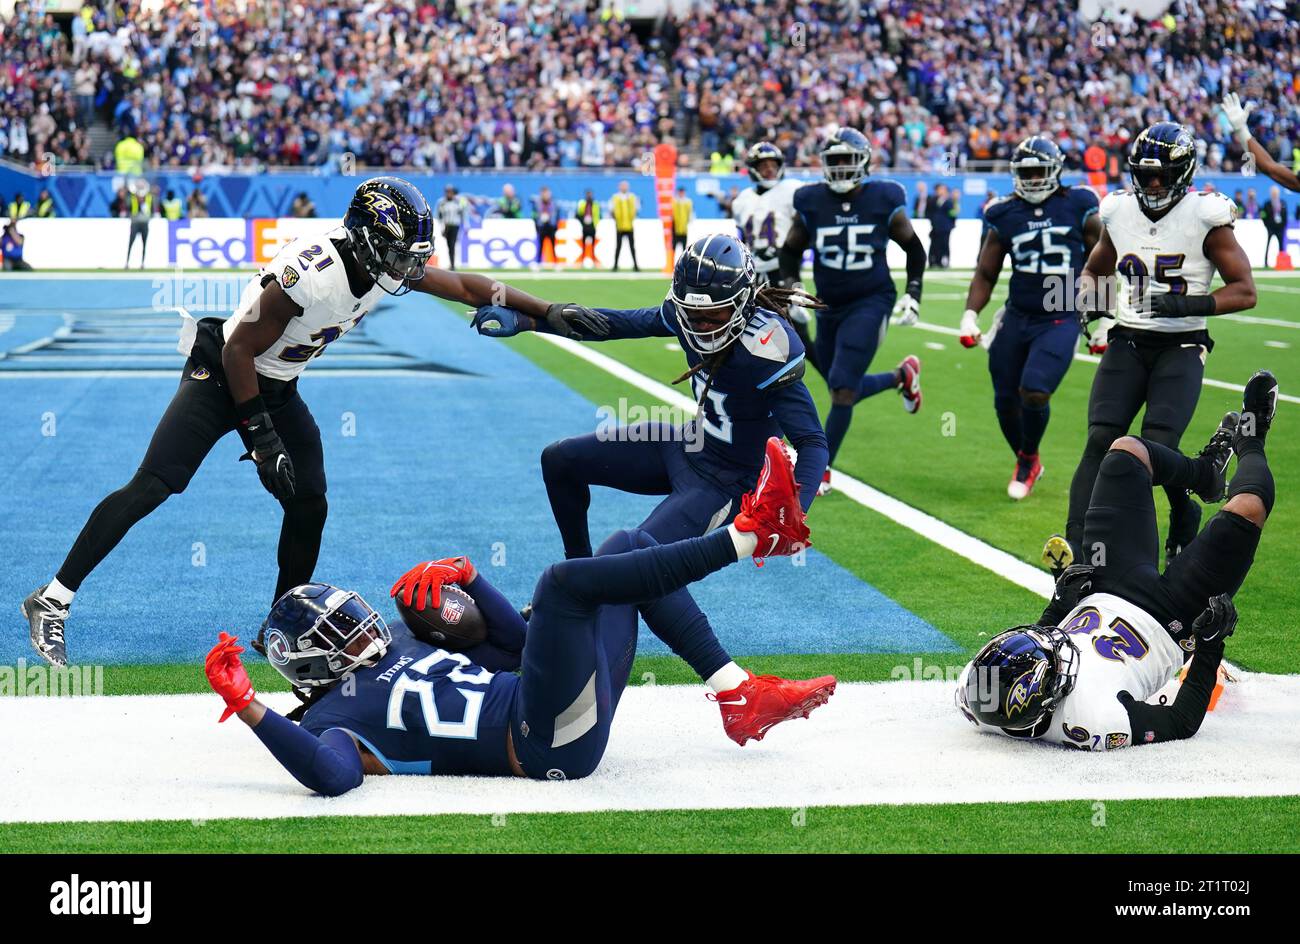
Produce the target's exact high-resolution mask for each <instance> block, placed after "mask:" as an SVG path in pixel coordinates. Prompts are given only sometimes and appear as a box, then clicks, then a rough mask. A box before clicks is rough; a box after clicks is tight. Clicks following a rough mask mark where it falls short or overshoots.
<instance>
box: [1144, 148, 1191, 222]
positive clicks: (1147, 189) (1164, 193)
mask: <svg viewBox="0 0 1300 944" xmlns="http://www.w3.org/2000/svg"><path fill="white" fill-rule="evenodd" d="M1129 179H1130V180H1131V181H1132V183H1133V193H1134V194H1135V195H1136V196H1137V199H1138V203H1140V204H1142V207H1143V209H1146V210H1150V211H1151V212H1153V213H1154V212H1156V211H1158V210H1164V209H1168V208H1169V207H1171V206H1173V205H1174V204H1175V203H1177V202H1178V201H1179V200H1180V199H1181V198H1182V197H1183V195H1184V194H1185V193H1187V186H1188V184H1187V183H1182V184H1181V185H1180V184H1179V182H1178V179H1177V169H1176V168H1174V167H1170V166H1169V165H1168V164H1164V163H1162V162H1160V161H1158V160H1148V161H1139V162H1138V163H1137V165H1136V166H1131V167H1129Z"/></svg>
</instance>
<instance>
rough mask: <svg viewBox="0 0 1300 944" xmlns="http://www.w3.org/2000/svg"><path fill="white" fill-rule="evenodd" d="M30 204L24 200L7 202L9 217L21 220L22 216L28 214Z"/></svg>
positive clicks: (30, 207)
mask: <svg viewBox="0 0 1300 944" xmlns="http://www.w3.org/2000/svg"><path fill="white" fill-rule="evenodd" d="M31 212H32V205H31V204H30V203H28V202H27V201H26V200H12V201H10V203H9V219H11V220H21V219H22V218H23V217H25V216H28V215H30V214H31Z"/></svg>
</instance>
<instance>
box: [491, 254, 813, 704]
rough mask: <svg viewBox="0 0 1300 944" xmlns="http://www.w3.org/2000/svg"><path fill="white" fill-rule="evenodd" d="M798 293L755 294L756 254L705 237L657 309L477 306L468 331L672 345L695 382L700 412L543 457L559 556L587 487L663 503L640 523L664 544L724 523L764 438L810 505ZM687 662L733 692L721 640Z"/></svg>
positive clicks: (578, 525)
mask: <svg viewBox="0 0 1300 944" xmlns="http://www.w3.org/2000/svg"><path fill="white" fill-rule="evenodd" d="M799 298H800V295H799V293H796V292H793V291H791V290H787V289H780V288H777V287H775V286H772V285H764V286H762V287H761V288H760V287H759V286H758V283H757V276H756V273H755V266H754V259H753V256H752V255H751V254H750V252H749V250H748V249H747V248H746V247H745V245H744V244H743V243H742V242H741V241H740V240H738V239H736V238H734V237H732V236H708V237H705V238H704V239H700V240H697V241H696V242H695V243H693V244H692V245H691V246H690V247H688V248H687V250H686V251H685V252H684V253H682V255H681V256H680V257H679V258H678V260H677V263H676V265H675V266H674V268H673V281H672V287H671V289H670V291H669V294H668V297H667V298H666V299H665V300H664V301H663V303H662V304H660V305H655V306H651V307H647V308H636V309H630V310H617V309H596V310H595V311H594V312H591V311H589V310H586V309H583V310H582V311H583V313H584V317H583V319H581V320H580V319H577V318H574V319H561V320H557V319H538V318H532V317H528V316H527V315H523V314H521V313H520V312H518V311H516V310H514V309H511V308H504V307H499V306H489V307H485V308H480V309H479V310H478V311H477V312H476V314H475V316H474V320H473V324H474V326H475V327H476V328H477V329H478V331H479V332H480V333H482V334H485V335H488V336H491V337H510V336H512V335H514V334H517V333H518V332H520V331H542V332H546V333H561V334H567V335H568V336H569V337H572V338H577V339H580V340H584V341H602V340H607V339H615V338H646V337H671V338H676V339H677V342H678V343H679V344H680V345H681V348H682V350H683V352H684V353H685V354H686V361H687V364H688V367H689V369H688V370H687V371H686V372H685V373H683V374H682V375H681V376H680V377H678V378H677V380H678V381H679V382H680V381H685V380H690V382H691V384H692V386H693V389H694V393H695V398H696V400H697V401H698V404H699V410H698V413H697V415H696V417H695V418H694V419H693V420H691V421H690V422H688V423H684V424H680V425H674V424H671V423H638V424H634V425H632V426H628V427H619V428H618V429H615V430H612V431H611V430H600V431H597V432H595V433H589V434H587V435H585V436H575V437H572V438H570V439H564V440H561V441H559V442H555V443H552V444H551V445H549V446H547V447H546V449H545V450H543V452H542V476H543V478H544V479H545V481H546V492H547V495H548V496H549V498H550V500H551V510H552V512H553V513H554V514H555V522H556V524H557V525H558V526H559V529H560V536H561V537H562V539H563V541H564V554H565V557H567V558H570V559H573V558H580V557H590V556H591V537H590V534H589V531H588V527H587V509H588V507H589V506H590V505H591V486H593V485H603V486H605V487H607V488H615V489H619V490H621V491H627V492H634V493H636V494H638V495H665V496H666V497H665V498H664V500H663V501H662V502H660V503H659V505H658V507H656V508H655V510H654V511H653V512H651V514H650V516H649V517H648V518H646V520H645V521H644V522H642V524H641V530H643V531H645V532H647V533H648V534H650V535H651V537H653V538H654V539H655V540H656V541H659V542H661V543H668V542H671V541H677V540H680V539H682V538H686V537H694V536H698V535H701V534H706V533H708V532H710V531H713V530H715V529H716V528H719V527H721V526H722V525H725V524H726V523H727V522H728V521H730V520H731V518H732V517H733V516H734V515H735V514H736V512H737V510H738V509H739V507H740V497H741V496H742V495H743V494H744V493H745V492H746V491H747V490H748V489H750V488H752V487H753V485H754V483H755V482H756V481H757V480H758V475H759V471H760V470H761V469H762V467H763V454H764V448H765V444H766V443H767V441H768V439H769V438H770V437H772V436H780V435H782V434H784V435H785V436H786V437H787V438H788V439H789V440H790V442H791V444H792V445H793V446H794V447H795V448H796V449H797V450H798V451H799V458H798V464H797V465H796V467H795V475H796V478H797V480H798V482H799V492H800V502H801V505H802V508H803V510H804V511H805V512H806V511H807V509H808V507H809V506H810V505H811V504H812V501H813V498H814V497H815V496H816V494H817V484H818V482H820V481H821V478H822V473H823V471H824V470H825V469H826V436H825V433H824V432H823V431H822V427H821V422H820V421H819V420H818V417H817V408H816V406H815V405H814V404H813V400H812V395H811V394H809V392H808V389H807V387H805V386H804V383H803V373H804V365H805V358H804V350H803V345H802V344H801V343H800V341H799V337H798V335H797V334H796V333H795V330H794V327H793V326H792V325H791V324H790V321H789V320H788V319H787V318H786V317H785V316H784V310H785V309H786V307H787V306H788V305H789V304H790V303H791V301H792V299H799ZM802 301H804V302H805V303H807V304H809V305H814V304H816V301H815V300H814V299H809V298H803V299H802ZM573 307H574V308H575V309H576V307H577V306H573ZM593 318H595V319H600V321H599V323H595V322H593V320H592V319H593ZM715 642H716V641H715ZM687 661H688V662H690V664H691V667H692V668H693V669H695V671H696V672H697V673H699V675H700V677H701V678H702V679H704V680H705V681H706V682H707V683H708V684H709V685H710V686H711V687H712V688H713V689H714V690H715V691H724V690H727V689H730V688H734V687H735V685H736V684H737V683H738V682H739V680H740V679H741V678H743V676H744V673H743V670H742V669H740V668H739V667H737V666H736V664H735V663H734V662H732V661H731V660H730V659H729V658H728V657H725V653H724V652H723V650H722V648H721V646H720V645H718V646H717V648H716V649H710V650H709V651H708V652H702V653H700V654H697V655H692V656H690V657H688V658H687Z"/></svg>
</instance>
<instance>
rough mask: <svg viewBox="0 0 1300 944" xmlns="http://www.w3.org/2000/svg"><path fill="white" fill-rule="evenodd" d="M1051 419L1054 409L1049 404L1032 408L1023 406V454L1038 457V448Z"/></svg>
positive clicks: (1021, 440) (1021, 442)
mask: <svg viewBox="0 0 1300 944" xmlns="http://www.w3.org/2000/svg"><path fill="white" fill-rule="evenodd" d="M1051 417H1052V407H1051V406H1050V405H1049V404H1047V403H1044V404H1043V405H1042V406H1030V405H1029V404H1028V403H1026V404H1023V405H1022V406H1021V408H1020V423H1021V428H1022V431H1021V433H1020V451H1021V452H1023V453H1024V454H1025V455H1027V456H1036V455H1038V446H1039V444H1040V443H1041V442H1042V441H1043V433H1045V432H1046V431H1047V421H1048V420H1049V419H1051Z"/></svg>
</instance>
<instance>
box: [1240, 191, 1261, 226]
mask: <svg viewBox="0 0 1300 944" xmlns="http://www.w3.org/2000/svg"><path fill="white" fill-rule="evenodd" d="M1243 210H1244V212H1243V213H1242V216H1243V217H1245V218H1246V219H1248V220H1257V219H1259V196H1258V195H1257V194H1256V193H1255V188H1254V187H1251V188H1250V189H1249V190H1247V191H1246V205H1245V207H1243Z"/></svg>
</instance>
